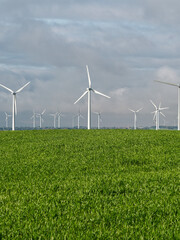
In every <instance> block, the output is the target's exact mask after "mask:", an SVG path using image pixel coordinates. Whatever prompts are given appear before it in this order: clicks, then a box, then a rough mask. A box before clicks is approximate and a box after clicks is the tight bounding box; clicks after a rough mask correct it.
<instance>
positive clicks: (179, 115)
mask: <svg viewBox="0 0 180 240" xmlns="http://www.w3.org/2000/svg"><path fill="white" fill-rule="evenodd" d="M155 82H160V83H163V84H167V85H171V86H174V87H177V88H178V130H180V84H174V83H168V82H163V81H158V80H156V81H155Z"/></svg>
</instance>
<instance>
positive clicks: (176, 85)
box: [154, 80, 180, 87]
mask: <svg viewBox="0 0 180 240" xmlns="http://www.w3.org/2000/svg"><path fill="white" fill-rule="evenodd" d="M154 81H155V82H160V83H164V84H167V85H172V86H175V87H180V86H179V85H178V84H174V83H168V82H163V81H159V80H154Z"/></svg>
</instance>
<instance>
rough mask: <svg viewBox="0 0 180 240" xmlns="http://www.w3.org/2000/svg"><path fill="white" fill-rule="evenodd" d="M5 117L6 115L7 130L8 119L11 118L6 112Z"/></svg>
mask: <svg viewBox="0 0 180 240" xmlns="http://www.w3.org/2000/svg"><path fill="white" fill-rule="evenodd" d="M5 115H6V128H8V119H9V117H12V116H11V115H9V114H7V113H6V112H5Z"/></svg>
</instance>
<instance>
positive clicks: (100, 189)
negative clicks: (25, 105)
mask: <svg viewBox="0 0 180 240" xmlns="http://www.w3.org/2000/svg"><path fill="white" fill-rule="evenodd" d="M0 239H18V240H19V239H23V240H24V239H46V240H48V239H50V240H52V239H67V240H69V239H73V240H75V239H115V240H116V239H138V240H139V239H140V240H143V239H157V240H160V239H163V240H164V239H167V240H170V239H173V240H174V239H180V132H179V131H165V130H161V131H154V130H136V131H133V130H89V131H88V130H39V131H38V130H34V131H33V130H32V131H14V132H11V131H2V132H0Z"/></svg>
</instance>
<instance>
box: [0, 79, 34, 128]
mask: <svg viewBox="0 0 180 240" xmlns="http://www.w3.org/2000/svg"><path fill="white" fill-rule="evenodd" d="M29 83H30V82H28V83H26V84H25V85H24V86H23V87H21V88H19V89H18V90H17V91H13V90H11V89H10V88H8V87H6V86H4V85H2V84H0V86H1V87H3V88H5V89H6V90H8V91H9V92H10V93H11V94H12V95H13V101H12V130H13V131H14V130H15V115H17V103H16V94H17V93H19V92H21V91H22V90H23V89H24V88H25V87H26V86H27V85H29Z"/></svg>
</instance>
